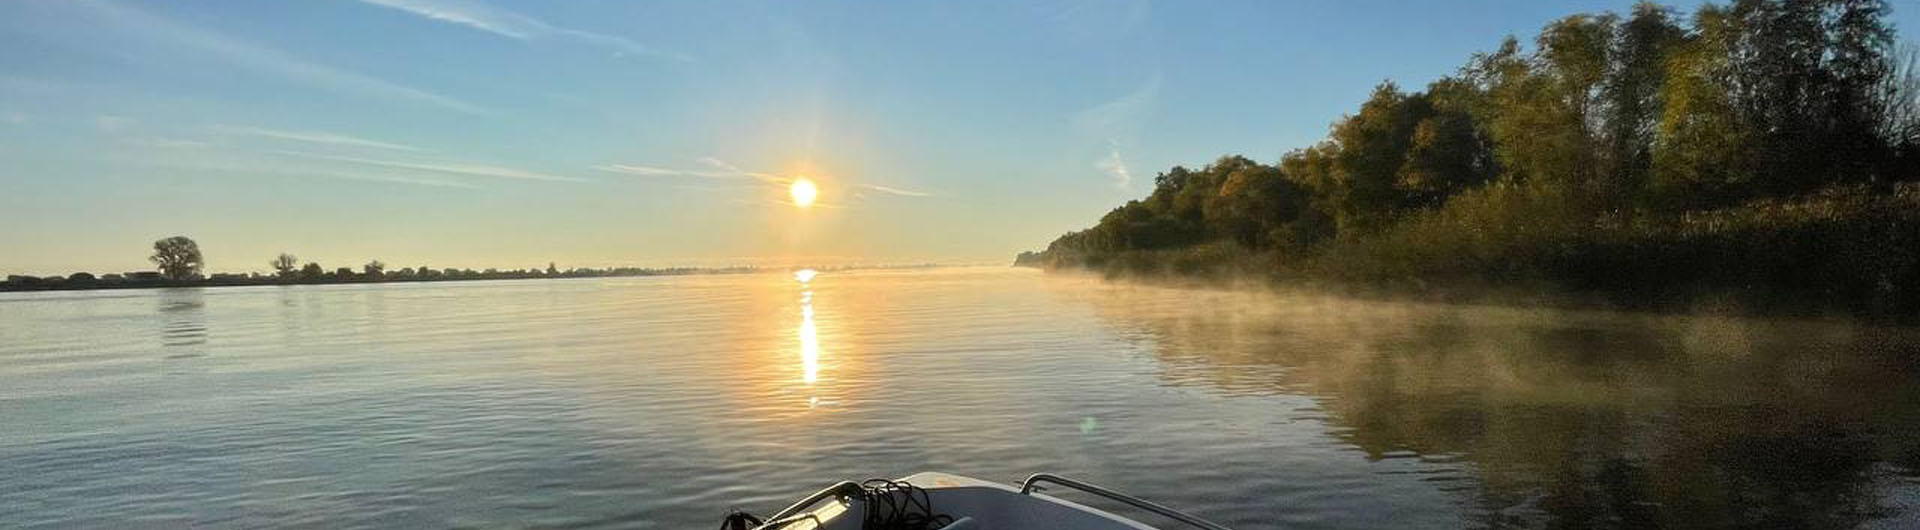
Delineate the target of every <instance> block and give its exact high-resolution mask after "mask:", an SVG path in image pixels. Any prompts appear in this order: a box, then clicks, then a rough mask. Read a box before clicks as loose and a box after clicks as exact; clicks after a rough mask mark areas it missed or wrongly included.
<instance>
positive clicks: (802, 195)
mask: <svg viewBox="0 0 1920 530" xmlns="http://www.w3.org/2000/svg"><path fill="white" fill-rule="evenodd" d="M787 193H788V194H791V195H793V204H794V205H796V206H799V207H801V208H805V207H808V206H812V205H813V199H814V197H819V196H820V188H819V187H818V186H814V185H813V181H812V180H810V179H808V178H806V177H800V178H797V179H793V185H792V186H788V187H787Z"/></svg>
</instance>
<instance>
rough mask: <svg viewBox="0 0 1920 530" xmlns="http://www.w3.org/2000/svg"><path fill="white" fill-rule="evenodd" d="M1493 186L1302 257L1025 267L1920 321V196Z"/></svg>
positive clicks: (1375, 293) (1466, 298) (1357, 290)
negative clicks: (1682, 204)
mask: <svg viewBox="0 0 1920 530" xmlns="http://www.w3.org/2000/svg"><path fill="white" fill-rule="evenodd" d="M1569 202H1573V200H1572V199H1570V198H1567V197H1555V196H1552V195H1545V194H1538V193H1526V192H1522V191H1521V190H1514V189H1501V188H1490V189H1486V190H1480V191H1476V192H1469V193H1465V194H1462V195H1461V196H1459V197H1456V198H1455V199H1454V201H1452V202H1450V203H1449V204H1447V205H1446V206H1444V207H1441V208H1438V209H1435V210H1432V211H1428V212H1423V213H1421V214H1419V215H1415V216H1411V217H1408V218H1406V219H1404V220H1401V221H1399V222H1397V223H1395V224H1393V225H1392V226H1391V227H1389V228H1387V229H1385V230H1382V231H1380V232H1377V233H1373V234H1368V235H1363V236H1352V237H1345V238H1340V239H1336V240H1333V241H1329V242H1327V243H1324V244H1322V245H1320V246H1317V247H1315V248H1310V249H1299V250H1296V251H1294V252H1285V251H1280V250H1273V249H1266V250H1259V249H1251V248H1247V247H1244V246H1240V245H1237V244H1235V243H1233V242H1230V241H1212V242H1208V243H1204V244H1197V245H1190V246H1185V247H1180V248H1163V249H1153V250H1125V251H1118V252H1072V251H1065V250H1063V249H1061V248H1054V249H1050V250H1049V251H1047V252H1041V253H1035V254H1032V255H1028V256H1024V257H1023V258H1021V261H1022V262H1023V263H1026V264H1030V265H1034V266H1039V267H1042V268H1049V269H1084V270H1090V271H1094V272H1098V273H1101V274H1104V275H1106V276H1108V277H1113V278H1128V279H1134V280H1147V281H1154V282H1174V283H1184V284H1188V285H1205V284H1212V285H1220V284H1242V285H1244V284H1247V283H1252V284H1257V285H1260V286H1266V287H1279V288H1304V289H1312V290H1314V291H1318V292H1330V293H1338V294H1342V295H1348V296H1362V297H1368V298H1414V299H1423V300H1435V301H1449V302H1493V303H1504V304H1519V305H1543V306H1556V307H1596V306H1599V307H1609V308H1620V309H1637V310H1677V311H1697V310H1703V309H1705V310H1711V311H1715V312H1732V313H1763V314H1796V315H1812V314H1834V313H1840V314H1848V315H1858V316H1882V317H1894V318H1901V319H1908V318H1911V317H1913V316H1915V315H1920V184H1912V183H1909V184H1902V185H1896V186H1890V187H1887V188H1886V189H1879V190H1876V189H1871V188H1867V187H1860V186H1854V187H1837V188H1831V189H1827V190H1823V191H1821V192H1819V193H1815V194H1811V195H1808V196H1805V197H1799V198H1793V199H1765V200H1757V201H1753V202H1749V203H1746V204H1741V205H1737V206H1731V207H1726V208H1716V209H1706V210H1693V211H1686V212H1679V213H1655V212H1621V211H1592V210H1591V209H1578V208H1571V207H1569V206H1568V204H1569Z"/></svg>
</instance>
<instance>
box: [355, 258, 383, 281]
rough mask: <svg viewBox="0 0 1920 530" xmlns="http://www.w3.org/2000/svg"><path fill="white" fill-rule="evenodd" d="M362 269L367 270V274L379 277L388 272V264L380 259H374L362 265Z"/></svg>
mask: <svg viewBox="0 0 1920 530" xmlns="http://www.w3.org/2000/svg"><path fill="white" fill-rule="evenodd" d="M361 269H362V270H364V271H366V273H367V276H372V277H376V278H378V277H380V276H381V275H382V274H385V273H386V271H387V264H385V263H381V262H380V260H373V261H369V262H367V264H366V265H363V266H361Z"/></svg>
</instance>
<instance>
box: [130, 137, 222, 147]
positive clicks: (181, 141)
mask: <svg viewBox="0 0 1920 530" xmlns="http://www.w3.org/2000/svg"><path fill="white" fill-rule="evenodd" d="M127 143H131V144H133V145H138V146H143V147H159V148H163V149H198V148H201V147H208V146H211V145H213V144H211V143H207V142H203V141H200V140H189V139H185V138H167V137H161V136H152V137H146V138H134V139H131V140H127Z"/></svg>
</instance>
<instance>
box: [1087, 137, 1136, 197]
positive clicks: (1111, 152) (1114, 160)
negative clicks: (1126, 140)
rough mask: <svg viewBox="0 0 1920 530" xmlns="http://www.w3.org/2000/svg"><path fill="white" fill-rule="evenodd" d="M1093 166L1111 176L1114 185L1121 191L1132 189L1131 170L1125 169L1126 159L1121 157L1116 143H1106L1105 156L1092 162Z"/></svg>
mask: <svg viewBox="0 0 1920 530" xmlns="http://www.w3.org/2000/svg"><path fill="white" fill-rule="evenodd" d="M1093 167H1095V168H1097V169H1099V170H1101V171H1105V172H1107V176H1109V177H1112V178H1113V186H1114V187H1116V188H1120V189H1121V190H1122V191H1130V190H1132V189H1133V171H1131V170H1128V169H1127V161H1126V159H1124V158H1121V156H1120V146H1119V145H1118V144H1108V145H1107V156H1106V158H1102V159H1100V161H1098V162H1094V163H1093Z"/></svg>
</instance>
